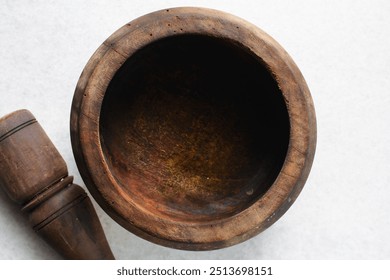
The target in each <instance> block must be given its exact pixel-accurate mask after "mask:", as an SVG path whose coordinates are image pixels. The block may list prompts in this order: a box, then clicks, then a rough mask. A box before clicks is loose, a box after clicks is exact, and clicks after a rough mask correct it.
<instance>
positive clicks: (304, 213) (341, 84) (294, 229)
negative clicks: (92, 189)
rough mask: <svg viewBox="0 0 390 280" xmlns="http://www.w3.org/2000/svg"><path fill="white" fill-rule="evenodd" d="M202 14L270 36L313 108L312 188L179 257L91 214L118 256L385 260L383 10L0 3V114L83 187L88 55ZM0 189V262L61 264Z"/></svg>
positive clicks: (388, 88) (127, 1)
mask: <svg viewBox="0 0 390 280" xmlns="http://www.w3.org/2000/svg"><path fill="white" fill-rule="evenodd" d="M176 6H203V7H209V8H214V9H219V10H222V11H226V12H230V13H232V14H235V15H237V16H240V17H242V18H244V19H246V20H248V21H250V22H252V23H254V24H256V25H257V26H259V27H260V28H262V29H263V30H264V31H266V32H267V33H269V34H270V35H271V36H273V37H274V38H275V39H276V40H277V41H278V42H279V43H280V44H281V45H282V46H283V47H284V48H285V49H286V50H287V51H288V52H289V53H290V55H291V56H292V57H293V59H294V60H295V62H296V63H297V65H298V67H299V68H300V69H301V71H302V73H303V75H304V76H305V78H306V81H307V83H308V85H309V88H310V90H311V92H312V96H313V99H314V102H315V106H316V112H317V119H318V145H317V153H316V157H315V161H314V165H313V169H312V172H311V174H310V177H309V180H308V182H307V184H306V186H305V188H304V189H303V192H302V193H301V195H300V197H299V198H298V200H297V201H296V203H295V204H294V205H293V206H292V207H291V209H290V210H289V211H288V212H287V213H286V214H285V215H284V216H283V217H282V218H281V219H280V220H279V221H278V222H277V223H276V224H275V225H273V226H272V227H271V228H270V229H268V230H267V231H265V232H264V233H262V234H260V235H258V236H257V237H255V238H253V239H251V240H249V241H247V242H245V243H242V244H240V245H236V246H234V247H231V248H227V249H222V250H217V251H212V252H187V251H179V250H174V249H168V248H164V247H161V246H158V245H154V244H152V243H149V242H147V241H144V240H142V239H140V238H138V237H136V236H134V235H132V234H131V233H129V232H127V231H126V230H124V229H122V228H121V227H120V226H119V225H118V224H116V223H115V222H114V221H113V220H111V218H109V217H108V216H107V215H106V214H105V212H103V211H102V210H101V209H100V208H99V206H97V205H96V204H95V206H96V209H97V211H98V214H99V217H100V218H101V221H102V224H103V227H104V229H105V232H106V235H107V238H108V240H109V242H110V244H111V247H112V249H113V251H114V254H115V255H116V257H117V258H118V259H390V202H389V201H390V126H389V124H390V123H389V121H390V39H389V38H390V17H389V14H390V2H389V1H387V0H383V1H380V0H369V1H368V0H367V1H356V0H355V1H309V0H307V1H304V0H299V1H259V0H249V1H227V0H225V1H216V0H208V1H174V0H171V1H153V2H152V1H143V0H136V1H134V0H133V1H132V0H121V1H108V0H107V1H103V0H101V1H92V0H88V1H70V0H67V1H65V0H63V1H43V0H42V1H27V0H26V1H20V0H9V1H6V0H0V66H1V67H0V116H3V115H5V114H7V113H10V112H12V111H14V110H17V109H20V108H26V109H29V110H31V111H32V112H33V113H34V114H35V116H36V117H37V119H38V120H39V121H40V123H41V125H42V126H43V127H44V129H45V130H46V132H47V133H48V135H49V137H50V138H51V139H52V141H53V142H54V144H55V145H56V146H57V148H58V149H59V151H60V152H61V154H62V155H63V156H64V158H65V160H66V162H67V163H68V167H69V173H70V174H73V175H75V182H77V183H79V184H80V185H82V186H83V187H84V185H83V183H82V180H81V177H80V175H79V173H78V170H77V168H76V165H75V162H74V159H73V154H72V150H71V144H70V137H69V112H70V106H71V101H72V97H73V92H74V89H75V86H76V83H77V80H78V77H79V75H80V73H81V71H82V69H83V68H84V66H85V64H86V62H87V61H88V59H89V57H90V56H91V55H92V53H93V52H94V51H95V49H96V48H97V47H98V46H99V45H100V44H101V43H102V42H103V41H104V40H105V39H106V38H107V37H108V36H109V35H110V34H112V33H113V32H114V31H115V30H116V29H118V28H119V27H121V26H122V25H124V24H125V23H127V22H129V21H130V20H132V19H135V18H137V17H139V16H141V15H144V14H146V13H149V12H152V11H154V10H159V9H163V8H170V7H176ZM59 258H60V256H59V255H58V254H57V253H56V252H54V251H53V250H52V249H51V248H49V247H48V246H47V245H46V244H45V243H44V242H43V241H41V240H40V239H39V238H38V237H36V236H35V235H34V233H33V231H32V230H31V229H30V228H29V226H28V224H27V221H26V219H25V217H24V216H23V215H22V214H21V213H20V212H19V208H18V206H16V205H14V204H13V203H11V202H10V201H9V200H8V198H7V197H6V195H5V193H4V192H2V191H0V259H59Z"/></svg>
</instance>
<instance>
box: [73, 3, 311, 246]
mask: <svg viewBox="0 0 390 280" xmlns="http://www.w3.org/2000/svg"><path fill="white" fill-rule="evenodd" d="M71 138H72V146H73V150H74V155H75V158H76V161H77V164H78V167H79V170H80V173H81V174H82V176H83V179H84V180H85V183H86V185H87V186H88V188H89V190H90V192H91V193H92V195H93V196H94V198H95V199H96V200H97V201H98V203H99V204H100V205H101V206H102V207H103V209H104V210H105V211H107V212H108V214H110V215H111V216H112V217H113V218H114V219H115V220H116V221H117V222H119V223H120V224H121V225H122V226H124V227H125V228H127V229H128V230H130V231H132V232H133V233H135V234H137V235H139V236H141V237H143V238H145V239H147V240H150V241H152V242H155V243H158V244H162V245H165V246H170V247H174V248H179V249H189V250H208V249H217V248H222V247H226V246H230V245H233V244H236V243H238V242H242V241H244V240H246V239H248V238H250V237H252V236H254V235H256V234H258V233H259V232H261V231H263V230H264V229H266V228H267V227H269V226H270V225H271V224H273V223H274V222H275V221H276V220H277V219H279V218H280V217H281V216H282V215H283V214H284V213H285V211H287V209H288V208H289V207H290V206H291V204H292V203H293V202H294V201H295V199H296V198H297V196H298V195H299V193H300V191H301V189H302V188H303V185H304V183H305V181H306V179H307V176H308V174H309V171H310V168H311V165H312V162H313V157H314V151H315V145H316V120H315V112H314V106H313V103H312V99H311V96H310V92H309V89H308V87H307V85H306V83H305V81H304V78H303V76H302V74H301V73H300V71H299V69H298V67H297V66H296V65H295V63H294V62H293V60H292V59H291V58H290V56H289V55H288V54H287V53H286V51H285V50H284V49H283V48H282V47H281V46H280V45H279V44H278V43H277V42H276V41H275V40H273V39H272V38H271V37H270V36H269V35H267V34H266V33H265V32H263V31H262V30H260V29H259V28H257V27H255V26H253V25H251V24H250V23H248V22H246V21H244V20H242V19H239V18H237V17H235V16H232V15H229V14H226V13H222V12H219V11H215V10H209V9H203V8H175V9H167V10H162V11H158V12H155V13H151V14H148V15H145V16H143V17H141V18H138V19H136V20H134V21H132V22H130V23H128V24H126V25H125V26H123V27H122V28H121V29H119V30H118V31H117V32H115V33H114V34H113V35H112V36H110V38H108V39H107V40H106V41H105V42H104V43H103V44H102V46H101V47H100V48H99V49H98V50H97V51H96V52H95V54H94V55H93V56H92V58H91V59H90V61H89V62H88V64H87V65H86V67H85V69H84V71H83V73H82V75H81V77H80V80H79V83H78V85H77V88H76V91H75V95H74V100H73V105H72V112H71Z"/></svg>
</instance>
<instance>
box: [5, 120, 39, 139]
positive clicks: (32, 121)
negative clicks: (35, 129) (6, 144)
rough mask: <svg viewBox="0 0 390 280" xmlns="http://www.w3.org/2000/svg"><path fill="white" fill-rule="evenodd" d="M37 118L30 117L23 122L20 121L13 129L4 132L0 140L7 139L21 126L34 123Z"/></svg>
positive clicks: (21, 127)
mask: <svg viewBox="0 0 390 280" xmlns="http://www.w3.org/2000/svg"><path fill="white" fill-rule="evenodd" d="M36 122H37V120H36V119H32V120H29V121H27V122H25V123H22V124H21V125H19V126H17V127H15V128H14V129H12V130H10V131H8V132H7V133H5V134H4V135H2V136H0V142H1V141H3V140H5V139H7V138H8V137H10V136H11V135H12V134H15V133H16V132H18V131H19V130H22V129H23V128H25V127H27V126H29V125H32V124H34V123H36Z"/></svg>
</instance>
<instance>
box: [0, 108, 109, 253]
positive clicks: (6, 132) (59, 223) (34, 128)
mask: <svg viewBox="0 0 390 280" xmlns="http://www.w3.org/2000/svg"><path fill="white" fill-rule="evenodd" d="M0 187H2V188H3V189H4V190H5V192H6V193H7V194H8V196H9V197H10V198H11V199H12V200H13V201H15V202H16V203H18V204H19V205H21V206H22V211H24V212H26V213H28V214H29V218H30V223H31V225H32V227H33V229H34V230H35V231H36V232H37V233H38V234H39V235H40V236H41V237H43V238H44V240H45V241H46V242H48V243H49V244H50V245H51V246H52V247H53V248H54V249H55V250H56V251H57V252H59V253H60V254H61V255H62V256H64V257H65V258H67V259H114V256H113V254H112V252H111V249H110V247H109V245H108V242H107V239H106V237H105V234H104V232H103V228H102V226H101V224H100V221H99V219H98V216H97V214H96V212H95V209H94V208H93V205H92V203H91V200H90V199H89V197H88V195H87V193H86V192H85V191H84V190H83V189H82V188H81V187H80V186H78V185H75V184H73V177H70V176H68V170H67V166H66V163H65V161H64V160H63V158H62V157H61V155H60V154H59V152H58V151H57V149H56V148H55V147H54V145H53V143H52V142H51V141H50V139H49V138H48V136H47V135H46V133H45V131H44V130H43V129H42V127H41V126H40V125H39V123H38V122H37V120H36V119H35V117H34V116H33V115H32V114H31V113H30V112H29V111H27V110H19V111H16V112H13V113H11V114H9V115H6V116H4V117H3V118H1V119H0Z"/></svg>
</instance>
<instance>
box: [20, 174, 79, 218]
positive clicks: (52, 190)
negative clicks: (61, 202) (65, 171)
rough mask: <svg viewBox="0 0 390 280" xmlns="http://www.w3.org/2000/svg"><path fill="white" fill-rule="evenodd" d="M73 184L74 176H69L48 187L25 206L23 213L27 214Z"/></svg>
mask: <svg viewBox="0 0 390 280" xmlns="http://www.w3.org/2000/svg"><path fill="white" fill-rule="evenodd" d="M72 182H73V176H68V177H65V178H61V179H60V180H59V181H56V183H54V184H50V185H49V186H48V187H46V188H44V189H43V191H42V192H40V193H38V194H37V195H36V196H35V197H34V198H33V199H31V201H30V202H28V203H27V204H26V205H25V206H23V208H22V211H23V212H27V211H31V210H32V209H34V208H35V207H37V206H38V205H39V204H41V203H43V202H45V201H46V200H48V199H49V198H51V197H52V196H53V195H55V194H56V193H58V192H59V191H61V190H62V189H63V188H65V187H67V186H69V185H70V184H72Z"/></svg>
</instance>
